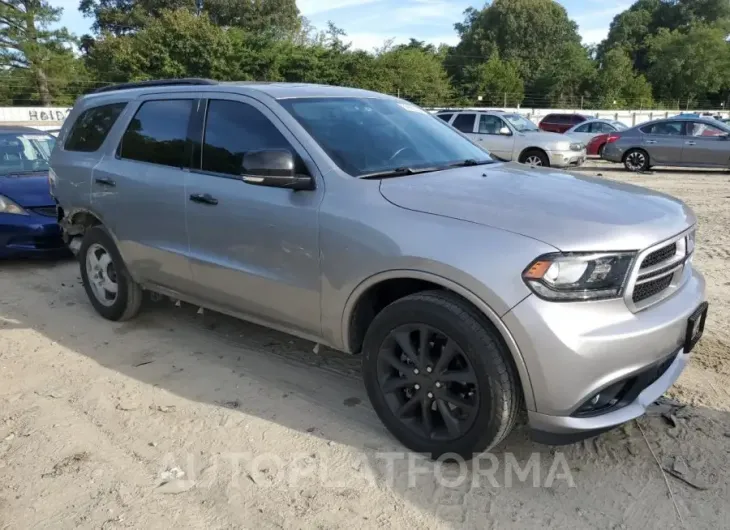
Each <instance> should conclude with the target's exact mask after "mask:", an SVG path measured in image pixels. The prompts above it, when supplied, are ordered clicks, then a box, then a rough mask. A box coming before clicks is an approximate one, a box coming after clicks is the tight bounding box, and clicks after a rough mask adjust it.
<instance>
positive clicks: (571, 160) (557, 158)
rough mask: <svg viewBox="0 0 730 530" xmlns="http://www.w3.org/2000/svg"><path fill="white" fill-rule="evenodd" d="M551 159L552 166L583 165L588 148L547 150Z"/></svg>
mask: <svg viewBox="0 0 730 530" xmlns="http://www.w3.org/2000/svg"><path fill="white" fill-rule="evenodd" d="M546 153H547V155H548V158H549V159H550V167H570V166H581V165H583V163H584V162H585V161H586V156H587V155H586V150H585V149H583V150H582V151H570V150H568V151H546Z"/></svg>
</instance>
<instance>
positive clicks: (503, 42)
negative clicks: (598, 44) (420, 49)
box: [447, 0, 581, 92]
mask: <svg viewBox="0 0 730 530" xmlns="http://www.w3.org/2000/svg"><path fill="white" fill-rule="evenodd" d="M455 27H456V30H457V32H458V33H459V35H460V37H461V40H460V42H459V44H458V45H457V46H456V47H455V48H454V49H453V51H452V53H451V54H450V55H449V57H448V58H447V64H448V65H449V69H450V72H451V73H452V75H454V76H455V77H456V78H457V79H459V78H460V76H461V72H460V70H463V68H464V67H465V66H468V65H469V64H478V63H480V62H484V61H486V60H488V59H489V58H490V57H492V55H493V53H495V52H497V53H499V56H500V57H501V58H502V59H503V60H507V61H513V62H514V63H515V64H516V65H518V68H519V71H520V75H521V77H522V78H523V79H524V81H525V85H526V87H527V91H528V92H531V91H532V87H533V83H534V82H535V80H537V79H538V78H541V77H543V78H544V77H545V76H549V75H552V74H554V73H555V72H554V71H552V70H550V65H552V64H553V62H554V61H553V58H554V57H555V56H556V55H558V54H560V53H563V52H564V50H567V49H570V47H571V46H580V43H581V39H580V35H578V26H577V25H576V23H575V22H574V21H572V20H571V19H570V18H568V13H567V12H566V10H565V8H564V7H563V6H561V5H560V4H558V3H557V2H555V1H554V0H494V1H493V2H492V3H491V4H489V5H488V6H486V7H485V8H483V9H482V10H476V9H473V8H469V9H467V10H466V11H465V19H464V22H462V23H459V24H456V25H455Z"/></svg>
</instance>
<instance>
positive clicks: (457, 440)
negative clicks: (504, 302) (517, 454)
mask: <svg viewBox="0 0 730 530" xmlns="http://www.w3.org/2000/svg"><path fill="white" fill-rule="evenodd" d="M508 355H509V353H508V352H506V351H505V349H504V346H502V342H501V340H500V338H499V337H498V335H497V332H496V331H494V330H493V329H492V328H491V326H489V325H488V324H486V323H485V322H484V321H483V319H482V318H480V316H479V315H478V314H477V313H476V311H475V310H474V309H473V308H471V307H470V306H469V305H468V304H466V303H465V302H464V301H462V300H461V299H459V298H458V297H456V296H455V295H453V294H450V293H445V292H441V291H428V292H423V293H417V294H414V295H410V296H407V297H405V298H402V299H400V300H397V301H395V302H393V303H392V304H390V305H389V306H387V307H386V308H385V309H383V310H382V311H381V312H380V313H379V314H378V315H377V316H376V317H375V319H374V320H373V323H372V324H371V325H370V328H369V329H368V332H367V334H366V336H365V342H364V345H363V377H364V379H365V386H366V388H367V391H368V396H369V397H370V401H371V403H372V405H373V408H374V409H375V411H376V413H377V414H378V416H379V417H380V419H381V421H382V422H383V423H384V424H385V426H386V427H387V428H388V429H389V430H390V432H391V433H392V434H393V435H394V436H395V437H396V438H397V439H398V440H399V441H400V442H401V443H402V444H403V445H405V446H406V447H408V448H409V449H411V450H413V451H416V452H419V453H426V454H429V455H430V456H431V457H432V458H438V457H439V456H441V455H445V454H447V453H452V454H457V455H460V456H461V457H463V458H466V459H469V458H472V457H473V456H474V454H475V453H479V452H482V451H485V450H487V449H489V448H491V447H493V446H495V445H496V444H498V443H499V442H500V441H502V440H503V439H504V438H505V437H506V436H507V434H508V433H509V432H510V431H511V429H512V427H513V426H514V422H515V419H516V416H517V412H518V408H519V402H520V401H519V397H520V395H521V394H520V390H519V388H518V378H517V377H516V375H515V371H514V369H513V368H512V364H511V363H510V362H509V360H508Z"/></svg>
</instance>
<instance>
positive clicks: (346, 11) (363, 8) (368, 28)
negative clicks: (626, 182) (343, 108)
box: [49, 0, 633, 51]
mask: <svg viewBox="0 0 730 530" xmlns="http://www.w3.org/2000/svg"><path fill="white" fill-rule="evenodd" d="M49 1H50V3H51V5H53V6H57V7H62V8H63V9H64V11H63V17H62V20H61V24H62V25H65V26H66V27H67V28H68V29H69V30H70V31H71V32H72V33H75V34H76V35H79V36H80V35H83V34H84V33H89V32H90V30H89V27H90V26H91V20H90V19H87V18H84V17H83V16H82V15H81V14H80V13H79V12H78V4H79V1H78V0H49ZM559 2H560V3H561V4H563V6H565V8H566V9H567V10H568V14H569V15H570V17H571V18H573V20H575V21H576V22H577V23H578V26H579V32H580V34H581V36H582V37H583V42H584V43H585V44H594V43H598V42H600V41H601V40H603V39H604V38H605V36H606V35H607V33H608V26H609V25H610V23H611V21H612V20H613V17H614V16H615V15H617V14H618V13H620V12H621V11H624V10H625V9H627V8H628V7H629V6H630V5H631V4H632V3H633V2H631V1H624V0H614V2H610V1H609V2H607V1H605V0H559ZM297 6H298V7H299V11H300V12H301V13H302V15H304V16H305V17H307V19H309V21H310V22H311V23H312V24H313V25H314V26H315V27H317V28H321V29H325V28H326V27H327V22H328V21H332V22H334V23H335V25H336V26H337V27H339V28H342V29H343V30H344V31H345V32H346V33H347V37H346V38H345V39H344V40H346V41H350V42H352V45H353V47H355V48H359V49H363V50H367V51H372V50H373V49H374V48H377V47H380V46H382V44H383V43H384V42H385V41H386V40H389V39H394V41H395V43H396V44H399V43H402V42H408V39H409V38H410V37H413V38H416V39H419V40H423V41H426V42H429V43H433V44H436V45H438V44H441V43H446V44H452V45H453V44H456V43H457V42H458V37H457V35H456V31H455V30H454V23H456V22H459V21H461V20H463V15H462V14H463V12H464V10H465V9H466V8H467V7H469V6H474V7H482V6H483V0H297Z"/></svg>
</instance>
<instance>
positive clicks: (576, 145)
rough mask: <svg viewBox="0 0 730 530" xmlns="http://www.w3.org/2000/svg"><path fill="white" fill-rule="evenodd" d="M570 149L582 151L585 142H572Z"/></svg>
mask: <svg viewBox="0 0 730 530" xmlns="http://www.w3.org/2000/svg"><path fill="white" fill-rule="evenodd" d="M570 150H571V151H582V150H583V144H582V143H580V142H578V143H574V144H570Z"/></svg>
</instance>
